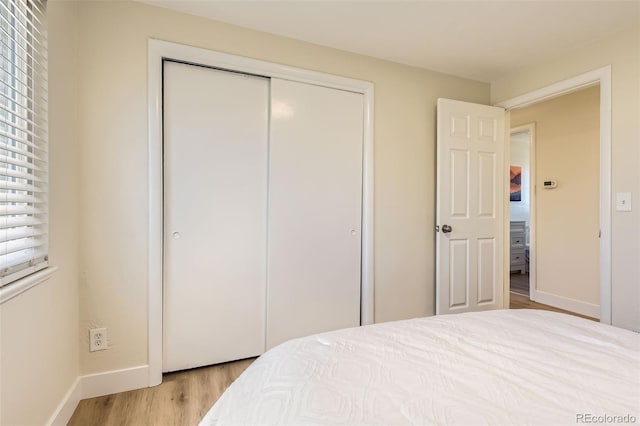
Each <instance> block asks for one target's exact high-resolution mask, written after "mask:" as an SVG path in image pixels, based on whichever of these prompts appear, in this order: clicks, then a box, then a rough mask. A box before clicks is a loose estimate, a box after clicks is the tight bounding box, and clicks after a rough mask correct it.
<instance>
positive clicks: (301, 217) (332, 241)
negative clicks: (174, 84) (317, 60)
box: [267, 79, 364, 348]
mask: <svg viewBox="0 0 640 426" xmlns="http://www.w3.org/2000/svg"><path fill="white" fill-rule="evenodd" d="M271 96H272V99H271V114H272V121H271V138H270V153H269V158H270V172H269V173H270V174H269V188H270V189H269V229H268V235H269V261H268V281H267V300H268V303H267V348H271V347H273V346H275V345H277V344H279V343H281V342H283V341H285V340H289V339H292V338H295V337H300V336H305V335H309V334H314V333H319V332H323V331H329V330H335V329H339V328H345V327H355V326H358V325H360V268H361V262H360V253H361V232H360V231H361V228H360V225H361V216H362V143H363V114H364V107H363V100H364V99H363V95H362V94H358V93H352V92H347V91H343V90H336V89H330V88H326V87H320V86H314V85H310V84H304V83H297V82H292V81H285V80H278V79H272V80H271Z"/></svg>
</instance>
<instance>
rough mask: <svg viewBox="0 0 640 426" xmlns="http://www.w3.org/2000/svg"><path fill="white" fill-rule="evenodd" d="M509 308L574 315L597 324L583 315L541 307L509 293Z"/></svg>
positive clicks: (525, 297) (516, 294)
mask: <svg viewBox="0 0 640 426" xmlns="http://www.w3.org/2000/svg"><path fill="white" fill-rule="evenodd" d="M509 308H511V309H542V310H545V311H553V312H562V313H563V314H569V315H574V316H576V317H580V318H585V319H588V320H591V321H596V322H599V320H598V319H596V318H591V317H588V316H585V315H580V314H576V313H575V312H569V311H565V310H564V309H559V308H554V307H553V306H548V305H543V304H542V303H537V302H532V301H531V300H529V296H523V295H522V294H518V293H515V292H513V291H512V292H510V299H509Z"/></svg>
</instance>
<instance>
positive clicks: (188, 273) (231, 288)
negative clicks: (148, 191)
mask: <svg viewBox="0 0 640 426" xmlns="http://www.w3.org/2000/svg"><path fill="white" fill-rule="evenodd" d="M268 122H269V80H268V79H266V78H260V77H254V76H248V75H245V74H238V73H232V72H225V71H220V70H214V69H210V68H204V67H198V66H192V65H186V64H179V63H173V62H165V65H164V161H165V164H164V197H165V199H164V200H165V201H164V250H165V252H164V294H163V299H164V306H163V334H164V336H163V346H164V347H163V371H175V370H181V369H186V368H192V367H197V366H201V365H209V364H215V363H219V362H225V361H229V360H235V359H240V358H246V357H251V356H256V355H259V354H261V353H262V352H264V344H265V322H264V321H265V279H266V244H267V242H266V225H267V222H266V218H267V161H268V160H267V157H268V155H267V149H268V140H267V138H268V133H269V125H268Z"/></svg>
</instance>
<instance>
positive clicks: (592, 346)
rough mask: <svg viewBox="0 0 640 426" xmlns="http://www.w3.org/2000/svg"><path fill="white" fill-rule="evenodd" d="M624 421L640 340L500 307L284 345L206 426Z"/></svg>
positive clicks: (636, 386) (247, 375)
mask: <svg viewBox="0 0 640 426" xmlns="http://www.w3.org/2000/svg"><path fill="white" fill-rule="evenodd" d="M625 416H626V418H627V419H629V420H633V419H634V418H635V419H636V421H638V419H640V335H638V334H636V333H634V332H631V331H628V330H624V329H619V328H615V327H612V326H607V325H603V324H599V323H596V322H593V321H588V320H585V319H582V318H577V317H573V316H569V315H565V314H560V313H555V312H548V311H538V310H500V311H490V312H477V313H465V314H458V315H444V316H436V317H429V318H419V319H413V320H407V321H397V322H390V323H383V324H376V325H371V326H364V327H358V328H352V329H345V330H339V331H334V332H329V333H324V334H318V335H314V336H309V337H304V338H301V339H296V340H291V341H288V342H285V343H283V344H281V345H279V346H277V347H275V348H273V349H271V350H269V351H267V352H266V353H265V354H264V355H262V356H261V357H260V358H258V359H257V360H256V361H255V362H254V363H253V364H252V365H251V366H250V367H249V368H248V369H247V370H245V372H244V373H243V374H242V375H241V376H240V377H239V378H238V379H237V380H236V381H235V382H234V383H233V384H232V385H231V386H230V387H229V388H228V389H227V390H226V392H225V393H224V394H223V395H222V397H221V398H220V399H219V400H218V401H217V403H216V404H215V405H214V406H213V407H212V408H211V410H210V411H209V412H208V413H207V414H206V416H205V417H204V419H203V420H202V422H201V425H318V424H331V425H365V424H366V425H427V424H438V425H445V424H446V425H481V424H490V425H516V424H518V425H520V424H528V425H543V424H548V425H559V424H567V425H569V424H571V425H575V424H579V423H585V422H587V423H589V422H591V423H593V422H594V420H595V422H596V423H603V420H605V421H607V420H608V421H609V422H615V421H616V419H618V420H620V418H624V417H625ZM614 417H615V418H614ZM589 419H590V421H589ZM618 422H621V421H618Z"/></svg>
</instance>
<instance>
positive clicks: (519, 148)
mask: <svg viewBox="0 0 640 426" xmlns="http://www.w3.org/2000/svg"><path fill="white" fill-rule="evenodd" d="M509 145H510V146H509V147H510V150H509V152H510V154H509V157H510V162H509V172H510V188H509V216H510V222H509V231H510V232H509V234H510V256H509V259H510V264H509V291H510V292H511V293H512V294H513V293H516V294H518V295H521V296H525V297H527V298H529V299H531V293H532V292H531V289H534V291H535V267H532V265H533V264H534V263H535V259H534V258H532V253H535V250H533V249H532V247H535V241H533V238H532V237H533V233H532V230H531V228H532V227H533V226H535V221H534V220H533V217H534V216H535V194H534V192H533V191H532V184H531V183H532V182H535V123H533V122H532V123H527V124H525V125H521V126H517V127H512V128H511V132H510V141H509ZM533 300H535V298H534V299H533Z"/></svg>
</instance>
